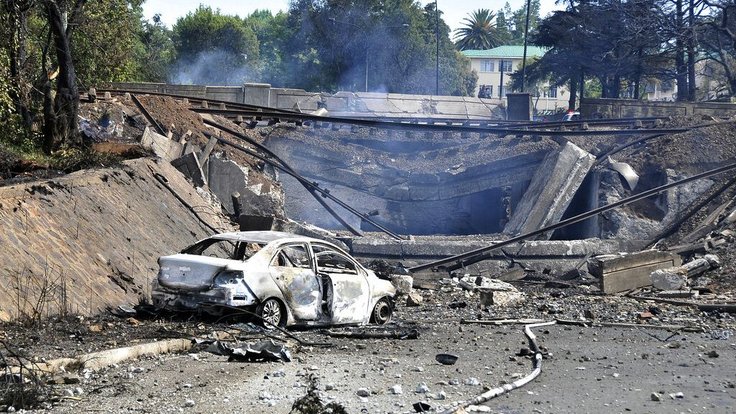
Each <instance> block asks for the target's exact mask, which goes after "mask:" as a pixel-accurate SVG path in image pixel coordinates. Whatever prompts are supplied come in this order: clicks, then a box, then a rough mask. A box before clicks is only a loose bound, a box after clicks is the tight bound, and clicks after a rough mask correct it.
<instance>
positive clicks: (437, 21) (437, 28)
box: [434, 1, 440, 95]
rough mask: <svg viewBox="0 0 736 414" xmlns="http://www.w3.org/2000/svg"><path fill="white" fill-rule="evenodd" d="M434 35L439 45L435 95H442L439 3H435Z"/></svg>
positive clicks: (436, 62)
mask: <svg viewBox="0 0 736 414" xmlns="http://www.w3.org/2000/svg"><path fill="white" fill-rule="evenodd" d="M434 35H435V43H436V45H437V59H436V61H435V73H434V75H435V85H434V91H435V92H434V94H435V95H439V94H440V9H439V6H438V5H437V1H435V2H434Z"/></svg>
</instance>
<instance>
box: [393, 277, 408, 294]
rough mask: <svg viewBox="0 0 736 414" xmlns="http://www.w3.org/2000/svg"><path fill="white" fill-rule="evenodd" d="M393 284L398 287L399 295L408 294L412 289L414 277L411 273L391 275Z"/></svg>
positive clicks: (397, 292)
mask: <svg viewBox="0 0 736 414" xmlns="http://www.w3.org/2000/svg"><path fill="white" fill-rule="evenodd" d="M389 277H390V278H391V284H392V285H394V287H395V288H396V294H397V295H408V294H410V293H411V291H412V286H413V285H414V278H413V277H411V276H409V275H391V276H389Z"/></svg>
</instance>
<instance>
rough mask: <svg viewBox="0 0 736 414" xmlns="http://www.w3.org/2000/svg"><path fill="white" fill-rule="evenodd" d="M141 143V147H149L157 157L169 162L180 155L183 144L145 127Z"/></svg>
mask: <svg viewBox="0 0 736 414" xmlns="http://www.w3.org/2000/svg"><path fill="white" fill-rule="evenodd" d="M141 145H142V146H143V148H146V149H149V150H151V151H153V153H154V154H156V156H157V157H159V158H161V159H162V160H164V161H167V162H171V161H173V160H175V159H177V158H179V156H180V155H181V153H182V151H183V150H184V146H183V145H181V144H179V143H178V142H175V141H172V140H171V139H169V138H168V137H165V136H163V135H161V134H158V133H156V132H154V131H153V130H152V129H151V128H148V127H146V129H145V130H143V136H142V137H141Z"/></svg>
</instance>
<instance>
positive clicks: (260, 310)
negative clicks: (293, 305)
mask: <svg viewBox="0 0 736 414" xmlns="http://www.w3.org/2000/svg"><path fill="white" fill-rule="evenodd" d="M256 314H257V315H258V318H259V322H260V324H261V325H263V327H265V328H266V329H273V328H274V327H275V326H277V327H279V328H283V327H284V326H286V309H285V308H284V305H283V304H282V303H281V301H279V300H278V299H276V298H269V299H266V300H264V301H263V302H261V304H260V305H258V307H257V308H256Z"/></svg>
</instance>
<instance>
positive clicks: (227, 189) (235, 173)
mask: <svg viewBox="0 0 736 414" xmlns="http://www.w3.org/2000/svg"><path fill="white" fill-rule="evenodd" d="M207 164H208V165H207V182H208V183H209V187H210V191H212V192H213V193H214V194H215V195H216V196H217V198H218V199H219V200H220V202H221V203H222V207H223V208H224V209H225V211H227V212H228V213H229V214H230V215H234V214H235V206H234V205H233V197H232V196H233V193H239V194H244V193H245V189H246V186H247V184H248V170H247V169H246V168H244V167H241V166H239V165H238V164H236V163H235V162H234V161H231V160H228V159H224V158H220V157H217V156H211V157H210V158H209V161H208V163H207Z"/></svg>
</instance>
